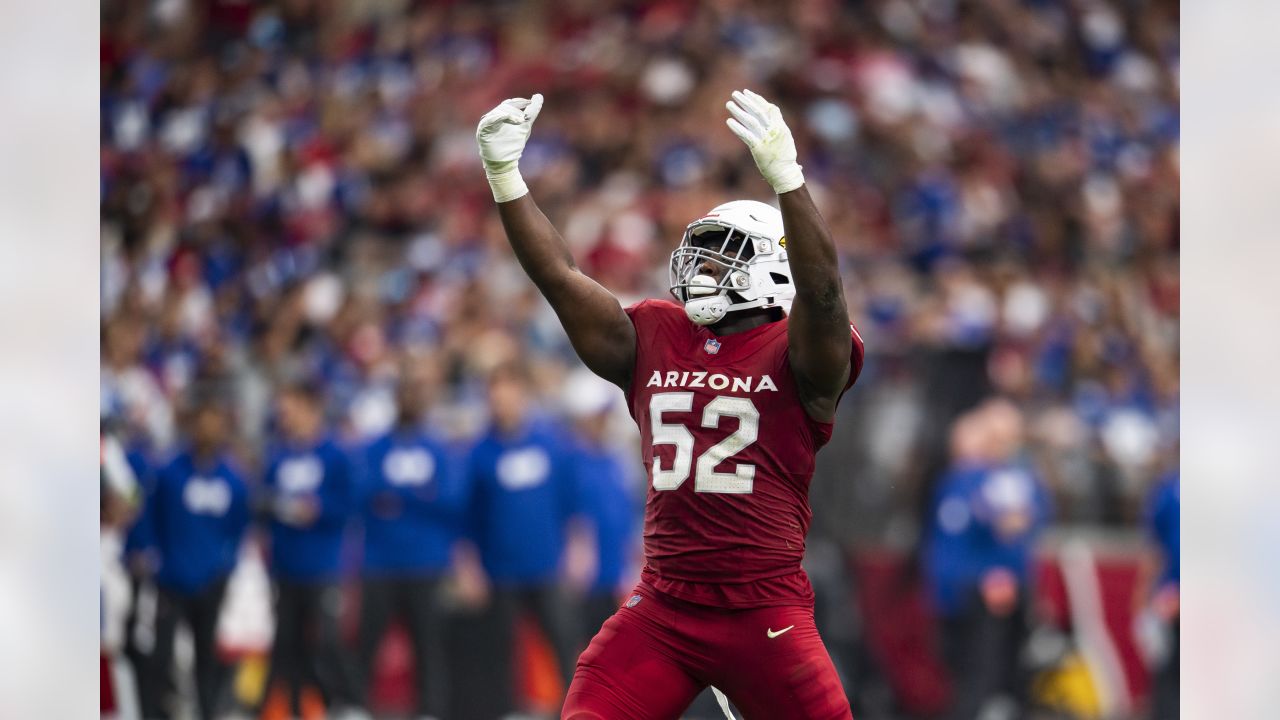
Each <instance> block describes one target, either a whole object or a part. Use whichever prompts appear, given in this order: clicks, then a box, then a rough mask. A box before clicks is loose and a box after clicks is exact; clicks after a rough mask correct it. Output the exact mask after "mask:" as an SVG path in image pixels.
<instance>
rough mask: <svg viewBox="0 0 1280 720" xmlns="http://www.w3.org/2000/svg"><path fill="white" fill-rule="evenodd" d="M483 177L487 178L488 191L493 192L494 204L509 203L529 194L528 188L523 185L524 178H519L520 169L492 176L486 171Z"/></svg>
mask: <svg viewBox="0 0 1280 720" xmlns="http://www.w3.org/2000/svg"><path fill="white" fill-rule="evenodd" d="M485 177H487V178H489V189H490V190H492V191H493V200H494V202H500V203H504V202H510V201H512V200H515V199H516V198H520V197H524V196H525V195H527V194H529V186H528V185H525V183H524V178H523V177H521V176H520V168H513V169H511V170H508V171H506V172H499V173H493V174H490V173H489V172H487V171H486V172H485Z"/></svg>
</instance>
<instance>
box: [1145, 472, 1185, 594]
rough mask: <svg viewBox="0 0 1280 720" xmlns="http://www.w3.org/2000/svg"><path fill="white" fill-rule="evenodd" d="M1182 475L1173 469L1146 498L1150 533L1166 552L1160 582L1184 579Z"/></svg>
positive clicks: (1172, 582) (1164, 552)
mask: <svg viewBox="0 0 1280 720" xmlns="http://www.w3.org/2000/svg"><path fill="white" fill-rule="evenodd" d="M1181 508H1182V490H1181V474H1180V473H1179V472H1176V471H1175V472H1173V473H1171V474H1169V475H1167V476H1165V477H1164V478H1162V479H1161V480H1160V482H1159V483H1157V484H1156V486H1155V488H1154V489H1153V490H1152V491H1151V497H1150V498H1149V499H1148V501H1147V512H1146V516H1147V517H1146V520H1147V522H1146V525H1147V532H1148V533H1150V534H1151V536H1152V537H1153V538H1154V539H1155V541H1156V543H1157V544H1158V545H1159V546H1160V550H1161V552H1162V553H1163V554H1164V566H1163V567H1162V568H1161V570H1160V578H1159V583H1158V584H1159V585H1160V586H1161V587H1163V586H1165V585H1177V584H1178V582H1179V580H1180V579H1181V556H1182V531H1181V525H1182V524H1181V519H1180V518H1181Z"/></svg>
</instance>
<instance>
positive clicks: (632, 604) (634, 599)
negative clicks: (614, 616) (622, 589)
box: [626, 595, 640, 608]
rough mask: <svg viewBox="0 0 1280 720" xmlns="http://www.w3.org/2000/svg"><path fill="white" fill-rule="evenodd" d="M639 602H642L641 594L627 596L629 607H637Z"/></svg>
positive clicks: (627, 605)
mask: <svg viewBox="0 0 1280 720" xmlns="http://www.w3.org/2000/svg"><path fill="white" fill-rule="evenodd" d="M639 604H640V596H639V595H632V596H631V597H629V598H627V604H626V607H629V608H630V607H635V606H637V605H639Z"/></svg>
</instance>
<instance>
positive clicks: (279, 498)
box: [263, 387, 354, 582]
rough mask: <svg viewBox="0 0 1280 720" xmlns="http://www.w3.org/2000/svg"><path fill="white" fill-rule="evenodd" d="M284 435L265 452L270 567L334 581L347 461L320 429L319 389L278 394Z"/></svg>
mask: <svg viewBox="0 0 1280 720" xmlns="http://www.w3.org/2000/svg"><path fill="white" fill-rule="evenodd" d="M279 414H280V421H281V424H282V426H283V429H284V432H285V439H284V441H283V442H281V443H279V444H278V445H277V446H275V447H274V448H272V449H271V451H270V452H269V453H268V456H267V464H266V473H265V476H264V478H263V485H264V489H265V491H266V493H267V496H268V498H269V502H270V510H271V521H270V533H271V571H272V574H273V575H274V576H275V577H277V578H281V579H285V580H291V581H301V582H325V581H332V580H336V579H337V578H338V576H339V574H340V571H341V563H342V543H343V538H344V536H345V534H346V529H347V523H348V520H349V519H350V517H351V515H352V512H353V510H354V488H353V482H352V470H351V461H350V458H349V457H348V455H347V453H346V451H345V450H343V449H342V448H341V447H339V445H338V444H337V442H336V441H334V440H333V439H332V438H331V437H329V436H328V435H326V434H325V433H324V428H323V413H322V409H321V407H320V399H319V397H318V394H317V393H316V392H314V391H310V390H308V389H306V388H304V387H300V388H291V389H290V390H288V391H286V392H284V393H282V395H281V397H280V399H279Z"/></svg>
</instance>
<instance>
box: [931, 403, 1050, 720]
mask: <svg viewBox="0 0 1280 720" xmlns="http://www.w3.org/2000/svg"><path fill="white" fill-rule="evenodd" d="M1022 422H1023V421H1022V417H1021V415H1020V413H1019V412H1018V410H1017V409H1016V408H1014V407H1013V405H1012V404H1010V403H1009V402H1007V401H1005V400H990V401H987V402H986V403H984V404H983V405H981V406H979V408H977V409H976V410H974V411H972V412H970V413H968V414H966V415H964V416H962V417H961V419H960V420H959V421H957V423H956V424H955V427H954V429H953V433H952V465H951V468H950V469H949V470H948V472H947V475H946V477H945V478H943V480H942V482H941V483H940V484H939V488H938V497H937V499H936V501H935V503H934V510H933V514H932V517H931V519H930V529H929V539H928V548H927V551H926V563H925V564H926V568H927V575H928V578H929V582H930V585H931V588H932V593H933V598H934V602H935V606H936V609H937V611H938V613H939V615H940V616H941V619H942V633H943V635H942V643H943V654H944V656H945V659H946V661H947V665H948V666H949V668H950V670H951V675H952V681H953V699H952V704H951V709H950V711H949V713H948V717H950V718H955V720H962V719H964V720H970V719H972V718H975V717H979V716H980V715H982V713H984V712H990V711H992V710H990V708H992V707H1002V708H1005V710H1004V711H1003V712H1005V713H1008V712H1013V713H1015V714H1016V712H1017V710H1016V708H1017V707H1018V704H1020V703H1021V702H1023V701H1024V700H1025V687H1024V686H1023V685H1024V682H1023V678H1021V677H1020V675H1021V673H1020V670H1019V665H1018V661H1019V656H1020V653H1021V651H1022V647H1023V644H1024V643H1025V642H1026V639H1027V629H1028V625H1027V615H1026V613H1027V611H1028V610H1029V608H1030V606H1029V603H1028V596H1029V594H1030V572H1031V560H1032V554H1031V553H1032V551H1033V550H1034V547H1035V540H1036V537H1037V535H1038V534H1039V533H1040V531H1041V530H1042V529H1043V528H1044V526H1045V524H1046V523H1047V522H1048V520H1049V507H1048V497H1047V493H1046V491H1045V489H1044V488H1043V487H1042V486H1041V484H1040V481H1039V479H1038V478H1037V477H1036V476H1035V475H1034V473H1032V472H1031V470H1030V469H1029V468H1028V467H1027V466H1026V464H1025V463H1024V461H1023V459H1022V457H1021V450H1022V441H1023V440H1022V433H1023V428H1022ZM1010 708H1013V709H1012V710H1010ZM1002 716H1004V715H1002Z"/></svg>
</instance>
